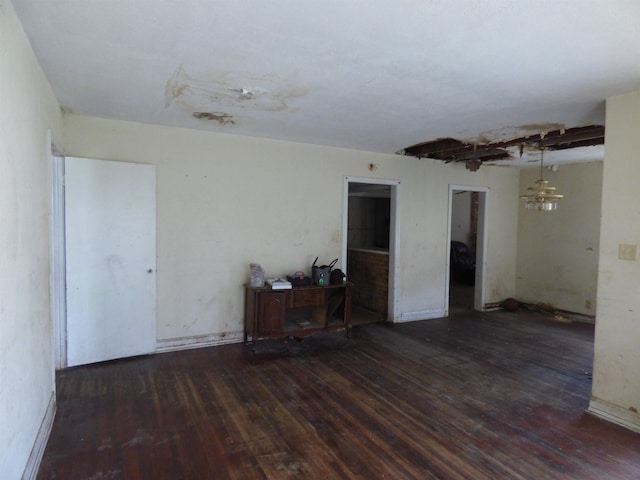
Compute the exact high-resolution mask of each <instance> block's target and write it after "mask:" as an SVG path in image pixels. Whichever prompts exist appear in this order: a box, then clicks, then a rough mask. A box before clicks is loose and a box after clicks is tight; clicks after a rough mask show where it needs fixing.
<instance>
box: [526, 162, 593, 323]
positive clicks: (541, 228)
mask: <svg viewBox="0 0 640 480" xmlns="http://www.w3.org/2000/svg"><path fill="white" fill-rule="evenodd" d="M543 175H544V178H545V180H548V181H549V184H550V185H552V186H554V187H557V189H558V192H559V193H562V194H563V195H564V198H563V199H562V200H560V203H559V205H558V209H557V210H556V211H554V212H537V211H528V210H526V209H525V208H524V202H522V201H521V202H520V203H521V205H520V211H519V216H518V260H517V280H516V287H517V288H516V290H517V298H518V300H520V301H523V302H527V303H535V304H537V303H544V304H547V305H549V306H551V307H553V308H556V309H561V310H567V311H570V312H575V313H580V314H583V315H588V316H595V313H596V287H597V277H598V250H599V245H600V204H601V192H602V162H591V163H578V164H572V165H562V166H560V168H559V169H558V171H557V172H552V171H550V170H548V169H546V168H545V169H544V173H543ZM538 178H540V168H539V167H538V168H531V169H526V170H522V172H521V174H520V192H522V193H524V192H526V190H527V188H528V187H530V186H531V185H533V182H534V181H535V180H537V179H538Z"/></svg>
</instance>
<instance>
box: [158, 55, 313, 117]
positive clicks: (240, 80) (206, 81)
mask: <svg viewBox="0 0 640 480" xmlns="http://www.w3.org/2000/svg"><path fill="white" fill-rule="evenodd" d="M305 93H306V92H305V90H304V89H302V88H300V87H297V86H295V85H292V84H290V83H289V82H287V81H285V80H283V79H281V78H278V77H275V76H270V75H259V74H251V73H243V72H224V73H219V72H216V73H212V74H208V75H204V74H202V75H200V76H196V75H192V74H190V73H188V72H187V71H186V70H185V68H184V67H183V66H182V65H180V66H179V67H178V68H177V70H176V71H175V73H174V74H173V75H172V76H171V78H169V80H167V83H166V86H165V108H170V107H171V106H173V105H177V106H179V107H180V108H182V109H184V110H187V111H188V112H189V113H191V114H192V115H193V116H194V117H195V118H200V119H204V120H218V121H219V123H220V124H221V125H233V124H235V121H228V118H229V119H230V118H231V117H232V116H237V113H236V112H239V113H241V112H242V111H250V110H251V111H266V112H282V111H285V110H288V109H289V103H288V102H289V101H290V99H292V98H295V97H299V96H302V95H304V94H305ZM218 110H224V111H228V112H233V113H236V115H232V114H227V113H225V114H220V113H218ZM210 111H213V113H207V112H210ZM234 111H235V112H234ZM219 115H228V118H227V117H223V118H217V117H218V116H219Z"/></svg>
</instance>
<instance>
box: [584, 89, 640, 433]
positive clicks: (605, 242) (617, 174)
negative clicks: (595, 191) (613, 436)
mask: <svg viewBox="0 0 640 480" xmlns="http://www.w3.org/2000/svg"><path fill="white" fill-rule="evenodd" d="M606 125H607V132H606V139H605V141H606V146H607V147H606V152H605V160H604V173H603V195H602V228H601V234H600V264H599V271H598V308H597V316H596V336H595V354H594V371H593V390H592V399H591V403H590V407H589V409H590V411H592V412H594V413H596V414H598V415H601V416H603V417H605V418H607V419H609V420H612V421H614V422H617V423H621V424H623V425H625V426H627V427H629V428H632V429H634V430H637V431H640V415H639V414H638V411H640V374H639V373H638V372H640V348H639V344H640V316H639V315H640V295H639V294H638V287H639V284H640V282H639V281H640V261H639V260H640V258H639V257H638V256H637V254H636V257H635V260H622V259H620V258H618V257H619V255H618V254H619V246H620V245H621V244H623V245H624V244H629V245H636V246H637V245H639V244H640V188H639V186H638V179H640V161H638V156H639V155H640V153H639V152H640V135H638V132H640V91H638V92H633V93H629V94H626V95H621V96H618V97H614V98H611V99H609V100H607V123H606Z"/></svg>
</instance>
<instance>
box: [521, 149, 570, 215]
mask: <svg viewBox="0 0 640 480" xmlns="http://www.w3.org/2000/svg"><path fill="white" fill-rule="evenodd" d="M543 167H544V149H543V148H541V149H540V178H539V179H538V180H536V181H535V186H534V187H529V188H528V189H527V190H528V192H529V194H528V195H520V198H521V199H522V200H524V202H525V203H524V206H525V208H526V209H527V210H538V211H539V212H551V211H553V210H555V209H557V208H558V200H559V199H561V198H562V197H563V195H560V194H558V193H555V192H556V187H550V186H548V183H549V182H548V181H547V180H545V179H544V177H543V176H542V169H543Z"/></svg>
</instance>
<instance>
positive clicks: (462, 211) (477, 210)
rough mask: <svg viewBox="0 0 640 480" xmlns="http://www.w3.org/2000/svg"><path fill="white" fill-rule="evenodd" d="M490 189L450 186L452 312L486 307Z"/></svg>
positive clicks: (450, 283) (449, 299) (449, 295)
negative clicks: (486, 231) (485, 280)
mask: <svg viewBox="0 0 640 480" xmlns="http://www.w3.org/2000/svg"><path fill="white" fill-rule="evenodd" d="M486 194H487V192H486V189H483V188H477V187H463V186H450V188H449V229H448V233H449V235H448V252H449V254H448V264H449V269H448V282H447V296H448V304H449V308H448V313H449V314H452V313H456V312H460V311H462V312H464V311H469V310H482V308H483V305H484V293H483V288H482V286H483V281H482V280H483V273H484V271H483V270H484V268H483V267H484V256H485V249H484V246H485V239H484V233H485V228H484V225H485V204H486Z"/></svg>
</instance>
